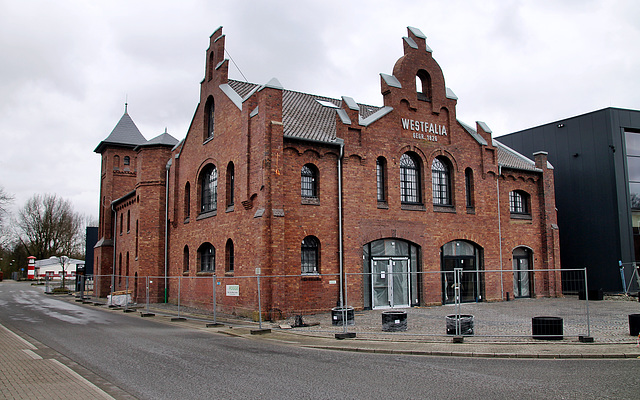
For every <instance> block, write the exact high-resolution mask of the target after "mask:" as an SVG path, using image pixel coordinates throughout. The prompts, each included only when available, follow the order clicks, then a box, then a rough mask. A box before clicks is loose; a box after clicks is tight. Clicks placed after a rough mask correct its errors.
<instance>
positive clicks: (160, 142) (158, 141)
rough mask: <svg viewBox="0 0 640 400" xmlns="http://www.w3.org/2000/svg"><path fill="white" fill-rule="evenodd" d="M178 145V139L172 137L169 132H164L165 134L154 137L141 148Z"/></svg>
mask: <svg viewBox="0 0 640 400" xmlns="http://www.w3.org/2000/svg"><path fill="white" fill-rule="evenodd" d="M176 144H178V139H176V138H174V137H173V136H171V135H170V134H169V133H167V130H166V129H165V130H164V133H162V134H160V135H158V136H156V137H154V138H153V139H151V140H149V141H148V142H146V143H143V144H141V145H140V146H171V147H173V146H175V145H176Z"/></svg>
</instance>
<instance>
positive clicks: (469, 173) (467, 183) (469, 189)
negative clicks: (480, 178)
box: [464, 168, 475, 208]
mask: <svg viewBox="0 0 640 400" xmlns="http://www.w3.org/2000/svg"><path fill="white" fill-rule="evenodd" d="M464 188H465V194H466V196H465V198H466V203H467V208H473V207H474V204H475V203H474V196H473V189H474V188H473V170H472V169H471V168H467V169H465V170H464Z"/></svg>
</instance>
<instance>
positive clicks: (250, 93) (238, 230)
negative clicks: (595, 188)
mask: <svg viewBox="0 0 640 400" xmlns="http://www.w3.org/2000/svg"><path fill="white" fill-rule="evenodd" d="M224 39H225V37H224V35H222V28H220V29H218V30H217V31H216V32H215V33H214V34H213V35H212V36H211V38H210V45H209V49H208V50H207V56H206V68H205V78H204V80H203V81H202V82H201V92H200V99H199V105H198V107H197V109H196V112H195V115H194V117H193V120H192V123H191V126H190V127H189V131H188V132H187V135H186V137H185V139H184V140H183V141H182V142H180V143H179V144H178V145H176V146H175V147H173V149H171V146H167V145H158V146H149V147H147V146H144V145H138V146H131V147H129V148H127V147H123V146H117V145H114V144H110V143H105V142H103V143H102V144H101V145H100V146H99V148H98V149H97V150H96V151H98V150H100V152H101V154H102V156H103V160H104V161H103V171H102V186H101V191H102V193H101V199H102V200H101V205H102V207H101V217H100V223H101V227H100V229H101V235H102V236H101V237H102V238H103V240H101V242H102V244H101V245H100V246H97V247H98V248H97V250H101V251H96V265H99V266H100V267H99V268H98V269H97V271H98V272H97V273H107V274H110V273H111V271H112V266H114V265H115V267H116V270H117V271H116V274H118V275H120V274H121V273H120V270H121V267H120V260H119V259H120V257H121V255H122V254H124V257H125V260H126V254H129V269H128V273H127V275H129V276H138V277H143V276H164V267H165V265H166V267H167V274H168V276H169V277H172V278H175V277H193V278H195V277H208V276H210V277H212V276H213V273H212V272H211V271H210V270H206V271H202V270H201V268H200V265H201V263H202V262H203V259H202V257H203V254H202V252H201V251H199V249H201V248H202V247H201V246H203V244H211V245H212V246H213V248H214V249H215V251H214V252H213V256H212V257H214V267H215V274H216V276H219V277H224V286H227V285H239V286H240V289H239V296H227V295H225V292H224V290H223V289H224V286H222V285H221V286H220V289H221V290H219V291H218V292H217V294H216V299H217V303H218V306H219V307H220V308H221V309H222V310H224V311H227V312H232V313H245V314H250V313H251V312H253V311H256V310H257V309H258V299H257V295H256V290H257V281H256V280H255V279H245V278H243V277H250V276H254V275H255V274H256V268H260V273H261V276H263V277H264V279H262V280H261V302H262V309H263V311H264V312H269V311H273V310H278V311H279V312H282V313H284V315H287V314H291V313H300V312H313V311H326V310H328V309H330V308H331V307H334V306H336V305H338V304H340V285H339V282H340V281H341V279H340V274H341V265H342V278H343V280H344V281H345V289H346V292H347V293H348V296H349V298H348V301H349V304H350V305H352V306H354V307H356V308H363V307H385V306H387V307H388V306H392V307H394V306H411V305H426V304H441V303H443V302H448V301H449V298H448V295H447V291H446V288H447V287H448V285H449V281H448V278H447V277H446V276H448V275H447V274H442V275H441V274H440V273H439V272H440V271H444V270H447V271H448V270H449V268H453V267H454V266H461V267H463V268H465V269H466V270H468V271H476V270H480V271H482V270H484V271H497V273H493V274H489V273H487V274H485V275H483V276H482V278H480V277H474V278H472V280H471V281H469V282H467V283H469V286H473V290H472V289H467V290H468V292H466V293H465V296H467V297H466V301H470V300H471V299H473V300H475V301H494V300H501V299H504V298H506V293H507V292H510V293H514V277H513V274H512V272H511V269H512V268H513V267H512V266H513V261H512V254H513V251H514V250H515V249H516V248H526V249H528V250H527V251H530V253H531V254H532V259H531V260H530V265H531V266H532V267H533V268H534V269H535V272H534V273H532V274H531V275H532V278H533V279H532V280H531V283H530V289H531V291H530V295H531V296H558V295H560V294H561V284H560V276H559V273H556V272H555V271H557V270H558V271H559V248H558V234H557V225H556V212H555V200H554V192H553V170H552V168H550V166H549V165H548V163H547V162H546V156H545V155H544V154H540V155H537V156H536V159H535V162H534V161H532V160H530V159H527V158H525V157H523V156H521V155H519V154H517V153H515V152H513V151H512V150H510V149H509V148H507V147H506V146H504V145H502V144H500V143H498V142H496V141H495V140H494V139H493V138H492V133H491V131H490V130H489V128H488V127H487V126H486V125H485V124H484V123H482V122H478V123H477V124H476V128H475V129H473V128H471V127H469V126H467V125H464V124H463V123H461V122H460V121H458V120H457V117H456V104H457V98H456V96H455V95H454V94H453V92H452V91H451V90H449V89H448V88H446V87H445V81H444V76H443V73H442V70H441V69H440V67H439V65H438V64H437V63H436V61H435V60H434V59H433V57H432V54H431V49H429V48H428V46H427V45H426V38H425V37H424V35H422V33H421V32H420V31H419V30H417V29H415V28H409V29H408V37H406V38H403V43H404V55H403V56H402V57H401V58H400V59H399V60H398V61H397V62H396V64H395V67H394V68H393V75H385V74H381V78H380V82H381V93H382V96H383V104H384V106H382V107H372V106H366V105H362V104H357V103H356V102H355V101H354V100H353V99H351V98H349V97H342V98H341V99H340V100H338V99H329V98H325V97H319V96H313V95H309V94H304V93H299V92H291V91H288V90H285V89H283V88H282V87H281V85H280V84H279V82H278V81H277V80H275V79H274V80H272V81H270V82H269V83H267V84H265V85H256V84H251V83H246V82H238V81H232V80H229V79H228V61H227V60H225V59H224ZM116 153H118V155H120V156H121V157H122V155H124V154H125V153H126V154H127V155H129V156H130V157H131V159H134V158H135V159H136V160H137V168H136V169H135V170H134V171H133V172H132V174H133V175H131V176H130V175H125V176H121V172H119V171H114V170H113V169H112V168H111V166H110V164H109V163H110V158H111V157H112V156H113V155H115V154H116ZM120 153H121V154H120ZM403 154H408V155H409V156H410V157H411V160H413V161H412V162H413V164H414V165H413V166H412V167H411V168H410V169H407V170H406V171H405V172H403V173H406V174H409V175H403V177H401V166H400V159H401V157H402V156H403ZM379 159H381V160H383V162H382V163H381V164H380V165H381V166H382V167H381V168H382V170H380V169H379V167H377V164H376V160H379ZM434 159H438V160H439V161H440V164H438V165H439V166H438V168H439V173H440V175H438V176H439V178H438V179H439V180H438V186H437V190H438V197H437V199H438V201H437V204H435V203H436V201H435V199H434V196H433V193H434V190H436V185H434V182H433V181H432V174H433V173H432V165H433V163H434ZM229 165H232V168H229ZM304 166H311V168H310V171H312V174H309V173H306V172H305V174H306V175H305V177H304V179H306V181H305V182H306V183H305V184H306V185H314V186H313V188H314V189H313V190H311V189H309V190H306V191H305V192H304V193H301V185H302V183H301V171H302V169H303V167H304ZM167 168H168V169H167ZM212 168H215V173H214V174H212V173H211V171H212ZM167 171H168V172H167ZM205 172H206V173H205ZM167 177H168V180H167ZM434 179H435V178H434ZM167 184H168V187H167ZM380 184H383V185H384V188H383V190H379V188H378V185H380ZM310 187H311V186H309V188H310ZM514 190H518V191H521V192H523V193H525V195H526V196H525V199H526V201H527V202H528V203H527V205H528V208H527V211H528V213H527V214H525V215H522V216H519V217H518V218H515V217H514V215H513V213H512V212H511V211H510V208H509V207H510V203H509V198H510V197H509V193H510V192H512V191H514ZM403 191H411V194H412V196H405V197H403V195H402V193H404V192H403ZM468 191H471V193H467V192H468ZM381 193H382V195H381ZM407 193H408V192H407ZM232 194H233V196H232ZM380 196H384V198H383V199H380V198H379V197H380ZM231 197H233V198H231ZM165 198H166V199H168V204H165ZM340 200H341V201H340ZM203 202H206V204H207V207H206V212H202V210H203V208H202V204H203ZM112 207H113V210H114V211H112ZM165 212H166V218H167V219H166V220H167V221H168V225H167V226H165ZM121 215H124V218H125V223H127V221H128V218H131V219H132V221H133V220H135V221H136V222H137V224H138V225H137V226H138V228H137V235H136V234H133V233H131V231H127V232H126V233H122V234H120V233H119V230H118V226H117V225H116V229H115V232H116V234H115V237H113V232H114V225H113V224H114V222H116V223H120V220H119V219H118V218H120V217H119V216H121ZM114 216H115V220H114ZM129 216H130V217H129ZM340 217H342V218H340ZM341 225H342V232H340V226H341ZM125 230H126V228H125ZM308 237H313V238H315V239H317V242H318V243H319V245H318V247H317V255H314V254H315V253H309V254H311V255H312V256H310V257H311V258H309V259H307V261H305V262H310V263H312V264H310V265H312V267H313V268H317V272H318V274H317V275H315V274H309V273H308V271H311V270H313V269H307V270H304V269H301V251H302V250H301V243H302V242H303V241H304V240H305V238H308ZM114 238H115V242H113V243H115V251H114V249H113V243H112V242H109V240H112V239H114ZM229 241H231V243H232V244H233V246H231V247H229V245H228V243H229ZM341 241H342V242H341ZM165 242H166V243H168V248H167V249H166V250H167V257H166V259H165V254H164V253H165ZM109 244H111V246H109ZM341 244H342V246H341ZM229 248H232V249H233V257H232V259H233V266H234V267H233V270H230V269H229V262H230V261H229V260H230V258H229V255H228V254H225V252H228V251H229V250H228V249H229ZM462 248H464V249H466V250H465V251H466V253H465V252H462V250H458V249H462ZM341 249H342V252H341ZM114 254H115V257H116V260H113V255H114ZM132 254H136V255H137V257H135V258H133V257H132V256H131V255H132ZM309 254H308V255H309ZM206 257H209V256H206ZM314 257H315V258H314ZM341 261H342V263H341ZM313 263H315V264H313ZM387 263H388V264H387ZM387 265H388V266H389V268H392V267H391V266H392V265H393V268H396V267H398V268H406V269H405V270H404V271H405V273H404V274H405V275H404V276H406V277H407V278H406V281H405V283H401V284H400V285H401V286H400V287H395V286H393V285H395V284H393V283H391V284H390V285H391V286H389V290H391V291H393V290H395V291H396V293H399V292H400V291H403V293H405V294H404V295H403V296H404V297H402V296H399V297H398V298H391V297H389V298H388V299H386V298H384V295H385V294H384V293H386V292H380V291H379V290H380V287H379V286H376V284H375V281H376V279H377V278H378V277H384V276H385V271H386V270H378V269H376V268H381V266H382V267H383V268H387ZM469 265H471V269H468V268H470V267H469ZM122 269H124V271H126V261H125V264H124V266H123V267H122ZM501 270H505V272H504V273H500V272H499V271H501ZM546 270H553V271H552V272H549V271H546ZM303 271H305V273H302V272H303ZM380 271H382V272H380ZM389 271H391V270H389ZM273 276H276V277H273ZM372 280H373V281H372ZM170 282H171V283H169V285H168V286H169V287H168V288H167V293H168V301H175V299H176V298H177V296H178V290H180V299H181V304H185V305H193V306H198V305H201V304H206V303H207V301H209V302H210V298H211V296H212V286H211V283H207V284H202V283H198V282H197V281H196V280H195V279H190V280H187V279H182V280H181V282H184V283H180V287H178V284H177V280H176V279H171V280H170ZM203 282H204V280H203ZM211 282H213V277H212V279H211ZM394 288H395V289H394ZM102 289H103V290H102V293H103V294H104V293H105V292H104V289H105V287H104V286H103V287H102ZM142 290H144V288H140V287H139V286H138V287H137V289H135V293H136V296H137V297H140V296H142ZM164 290H165V288H164V286H163V280H161V279H156V280H155V284H153V285H151V287H150V291H151V292H152V297H155V299H160V298H161V296H162V294H163V293H164ZM207 299H209V300H207ZM381 299H382V300H381ZM387 300H388V303H387Z"/></svg>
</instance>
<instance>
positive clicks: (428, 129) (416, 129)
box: [400, 118, 447, 142]
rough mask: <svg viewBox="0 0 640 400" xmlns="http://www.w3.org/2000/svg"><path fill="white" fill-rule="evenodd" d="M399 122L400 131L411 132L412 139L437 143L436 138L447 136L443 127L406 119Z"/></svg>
mask: <svg viewBox="0 0 640 400" xmlns="http://www.w3.org/2000/svg"><path fill="white" fill-rule="evenodd" d="M400 121H401V123H402V129H405V130H411V131H412V132H413V137H414V139H422V140H427V141H430V142H437V141H438V136H447V128H446V127H445V126H444V125H440V124H434V123H431V122H427V121H416V120H413V119H407V118H401V119H400ZM423 132H424V133H423ZM425 133H426V134H425Z"/></svg>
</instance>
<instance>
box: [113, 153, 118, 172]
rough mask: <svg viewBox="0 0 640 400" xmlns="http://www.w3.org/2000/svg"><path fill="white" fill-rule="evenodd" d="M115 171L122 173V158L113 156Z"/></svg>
mask: <svg viewBox="0 0 640 400" xmlns="http://www.w3.org/2000/svg"><path fill="white" fill-rule="evenodd" d="M113 170H114V171H120V156H113Z"/></svg>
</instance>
